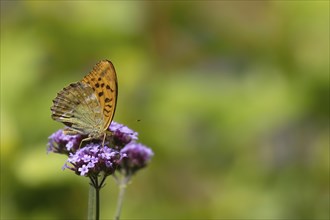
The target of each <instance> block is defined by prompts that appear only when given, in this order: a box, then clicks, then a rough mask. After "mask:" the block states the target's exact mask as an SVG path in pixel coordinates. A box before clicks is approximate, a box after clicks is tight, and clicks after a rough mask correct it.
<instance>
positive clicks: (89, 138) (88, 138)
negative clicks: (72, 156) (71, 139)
mask: <svg viewBox="0 0 330 220" xmlns="http://www.w3.org/2000/svg"><path fill="white" fill-rule="evenodd" d="M91 139H92V138H91V137H87V138H84V139H82V140H81V141H80V144H79V149H80V147H81V144H82V143H83V142H85V141H88V140H91Z"/></svg>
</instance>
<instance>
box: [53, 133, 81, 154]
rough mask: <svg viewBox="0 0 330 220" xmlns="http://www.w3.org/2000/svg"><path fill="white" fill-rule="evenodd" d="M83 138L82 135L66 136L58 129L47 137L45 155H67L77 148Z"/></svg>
mask: <svg viewBox="0 0 330 220" xmlns="http://www.w3.org/2000/svg"><path fill="white" fill-rule="evenodd" d="M84 138H85V137H84V136H82V135H79V134H78V135H66V134H64V132H63V129H60V130H58V131H56V132H55V133H53V134H52V135H51V136H49V137H48V149H47V153H49V152H54V153H60V154H67V155H69V153H70V152H74V151H75V150H76V149H78V148H79V145H80V142H81V140H82V139H84Z"/></svg>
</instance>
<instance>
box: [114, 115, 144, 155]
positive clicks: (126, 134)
mask: <svg viewBox="0 0 330 220" xmlns="http://www.w3.org/2000/svg"><path fill="white" fill-rule="evenodd" d="M109 130H110V131H111V132H112V134H113V136H112V138H113V143H114V145H115V146H117V147H119V149H120V148H122V147H124V146H125V145H126V144H128V143H129V142H131V141H136V140H137V139H138V133H137V132H135V131H133V130H132V129H130V128H128V127H127V126H125V125H122V124H119V123H117V122H114V121H113V122H112V123H111V125H110V127H109Z"/></svg>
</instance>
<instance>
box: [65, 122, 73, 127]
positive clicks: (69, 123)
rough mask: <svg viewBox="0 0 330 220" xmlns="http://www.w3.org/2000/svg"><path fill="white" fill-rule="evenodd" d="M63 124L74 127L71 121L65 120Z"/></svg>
mask: <svg viewBox="0 0 330 220" xmlns="http://www.w3.org/2000/svg"><path fill="white" fill-rule="evenodd" d="M63 124H65V125H66V126H68V127H72V123H71V122H63Z"/></svg>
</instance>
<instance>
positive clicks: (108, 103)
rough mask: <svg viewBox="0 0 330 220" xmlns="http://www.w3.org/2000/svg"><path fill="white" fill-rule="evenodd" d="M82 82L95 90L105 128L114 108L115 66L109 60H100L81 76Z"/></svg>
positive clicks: (115, 98)
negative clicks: (87, 72)
mask: <svg viewBox="0 0 330 220" xmlns="http://www.w3.org/2000/svg"><path fill="white" fill-rule="evenodd" d="M82 82H84V83H87V84H88V85H90V86H91V87H92V88H93V90H94V91H95V94H96V97H97V99H98V101H99V103H100V105H101V108H102V111H103V115H104V124H103V126H104V130H106V129H107V128H108V127H109V125H110V123H111V121H112V118H113V116H114V113H115V110H116V103H117V94H118V84H117V76H116V72H115V68H114V66H113V65H112V63H111V62H110V61H108V60H102V61H100V62H99V63H97V64H96V65H95V66H94V68H93V70H92V71H91V72H90V73H89V74H88V75H87V76H85V77H84V78H83V80H82Z"/></svg>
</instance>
